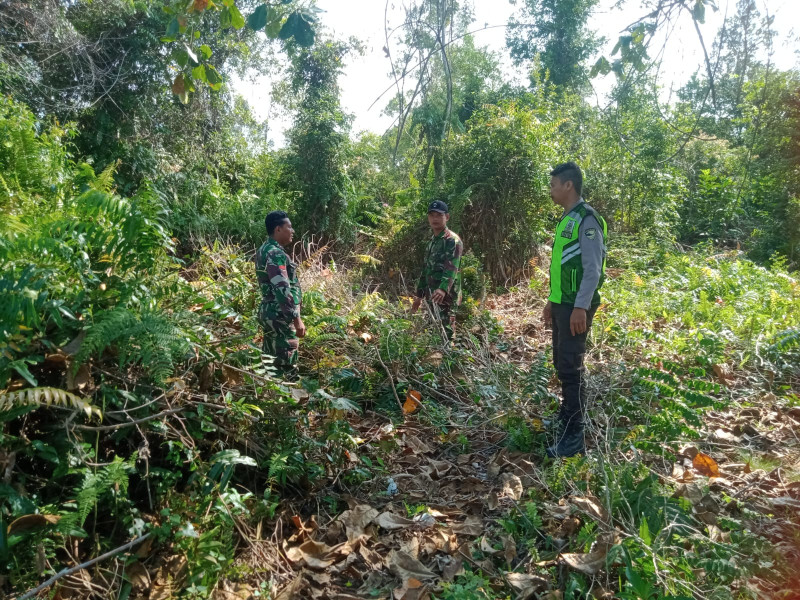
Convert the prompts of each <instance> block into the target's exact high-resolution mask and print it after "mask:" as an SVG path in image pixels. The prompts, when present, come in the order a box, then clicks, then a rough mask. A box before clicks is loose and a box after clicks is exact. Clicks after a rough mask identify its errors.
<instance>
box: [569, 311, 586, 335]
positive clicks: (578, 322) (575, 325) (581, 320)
mask: <svg viewBox="0 0 800 600" xmlns="http://www.w3.org/2000/svg"><path fill="white" fill-rule="evenodd" d="M569 330H570V332H571V333H572V335H580V334H581V333H586V309H583V308H577V307H576V308H573V309H572V314H571V315H570V316H569Z"/></svg>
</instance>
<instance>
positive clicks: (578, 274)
mask: <svg viewBox="0 0 800 600" xmlns="http://www.w3.org/2000/svg"><path fill="white" fill-rule="evenodd" d="M589 215H591V216H593V217H595V218H596V219H597V222H598V223H599V225H600V226H601V227H602V231H603V244H604V245H605V243H606V240H607V239H608V227H607V225H606V221H605V219H603V217H601V216H600V215H599V214H598V213H597V211H595V210H594V209H593V208H592V207H590V206H589V205H587V204H586V203H585V202H580V203H578V204H577V205H576V206H575V207H574V208H573V209H572V210H571V211H570V212H569V213H567V214H566V215H564V217H563V218H562V219H561V221H559V223H558V226H557V227H556V235H555V239H554V240H553V253H552V256H551V259H550V296H549V298H548V300H550V302H553V303H555V304H574V302H575V297H576V296H577V293H578V289H579V288H580V284H581V279H582V278H583V266H582V263H581V245H580V239H579V235H580V227H581V223H582V222H583V219H584V217H585V216H589ZM605 266H606V261H605V257H604V258H603V266H602V271H601V274H600V281H599V282H598V285H597V289H598V290H599V289H600V286H602V284H603V281H604V279H605V277H604V275H605ZM595 298H596V300H595V301H596V302H599V294H598V293H597V291H596V290H595Z"/></svg>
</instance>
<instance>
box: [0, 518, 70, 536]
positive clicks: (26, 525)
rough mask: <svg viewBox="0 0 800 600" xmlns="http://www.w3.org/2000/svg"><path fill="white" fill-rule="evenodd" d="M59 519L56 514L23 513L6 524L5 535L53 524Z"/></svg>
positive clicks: (17, 533)
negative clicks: (9, 523)
mask: <svg viewBox="0 0 800 600" xmlns="http://www.w3.org/2000/svg"><path fill="white" fill-rule="evenodd" d="M60 520H61V517H60V516H58V515H41V514H35V515H23V516H21V517H19V518H18V519H14V520H13V521H12V522H11V525H9V526H8V530H7V531H6V535H19V534H20V533H22V532H24V531H29V530H31V529H36V528H38V527H44V526H45V525H54V524H56V523H58V522H59V521H60Z"/></svg>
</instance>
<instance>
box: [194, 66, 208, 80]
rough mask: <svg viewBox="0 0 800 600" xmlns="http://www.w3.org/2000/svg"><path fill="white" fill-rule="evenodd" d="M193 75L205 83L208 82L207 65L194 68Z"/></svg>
mask: <svg viewBox="0 0 800 600" xmlns="http://www.w3.org/2000/svg"><path fill="white" fill-rule="evenodd" d="M192 77H194V78H195V79H199V80H200V81H202V82H203V83H206V82H207V81H208V78H207V77H206V67H205V65H199V66H197V67H195V68H194V69H192Z"/></svg>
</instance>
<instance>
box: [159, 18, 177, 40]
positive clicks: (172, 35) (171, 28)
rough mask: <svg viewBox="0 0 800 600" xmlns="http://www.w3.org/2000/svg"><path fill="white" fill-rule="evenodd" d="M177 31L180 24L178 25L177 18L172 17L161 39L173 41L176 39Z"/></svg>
mask: <svg viewBox="0 0 800 600" xmlns="http://www.w3.org/2000/svg"><path fill="white" fill-rule="evenodd" d="M179 32H180V25H178V19H177V18H174V17H173V19H172V20H171V21H170V22H169V25H167V33H166V34H164V37H163V38H161V41H162V42H174V41H175V40H176V39H177V37H178V33H179Z"/></svg>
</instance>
